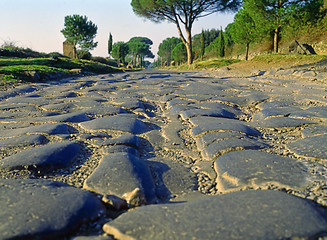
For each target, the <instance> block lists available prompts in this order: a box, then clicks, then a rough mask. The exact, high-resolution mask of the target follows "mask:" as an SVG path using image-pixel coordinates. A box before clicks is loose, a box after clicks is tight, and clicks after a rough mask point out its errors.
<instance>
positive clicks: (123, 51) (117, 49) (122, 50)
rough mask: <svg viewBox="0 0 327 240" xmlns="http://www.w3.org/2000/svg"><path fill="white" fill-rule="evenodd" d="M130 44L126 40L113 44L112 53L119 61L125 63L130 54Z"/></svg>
mask: <svg viewBox="0 0 327 240" xmlns="http://www.w3.org/2000/svg"><path fill="white" fill-rule="evenodd" d="M128 51H129V48H128V45H127V44H126V43H124V42H117V43H115V44H114V45H113V46H112V53H111V55H112V56H113V58H115V59H116V60H117V61H118V63H122V64H125V58H126V56H127V54H128Z"/></svg>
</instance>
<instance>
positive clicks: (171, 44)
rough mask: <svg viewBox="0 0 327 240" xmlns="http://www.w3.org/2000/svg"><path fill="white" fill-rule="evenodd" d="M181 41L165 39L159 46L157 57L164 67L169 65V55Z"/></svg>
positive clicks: (174, 38) (172, 38) (173, 38)
mask: <svg viewBox="0 0 327 240" xmlns="http://www.w3.org/2000/svg"><path fill="white" fill-rule="evenodd" d="M181 42H182V41H181V39H179V38H176V37H171V38H166V39H165V40H163V41H162V43H160V44H159V50H158V55H159V56H160V58H161V61H162V62H163V63H166V64H165V65H169V64H170V62H171V53H172V51H173V49H174V48H175V47H176V45H177V44H179V43H181Z"/></svg>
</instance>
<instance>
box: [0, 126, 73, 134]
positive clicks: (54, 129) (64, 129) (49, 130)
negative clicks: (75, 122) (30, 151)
mask: <svg viewBox="0 0 327 240" xmlns="http://www.w3.org/2000/svg"><path fill="white" fill-rule="evenodd" d="M36 133H44V134H48V135H56V134H69V131H68V126H67V125H66V124H64V123H50V124H43V125H38V126H33V127H25V128H15V129H8V130H3V131H1V132H0V137H13V136H19V135H24V134H36Z"/></svg>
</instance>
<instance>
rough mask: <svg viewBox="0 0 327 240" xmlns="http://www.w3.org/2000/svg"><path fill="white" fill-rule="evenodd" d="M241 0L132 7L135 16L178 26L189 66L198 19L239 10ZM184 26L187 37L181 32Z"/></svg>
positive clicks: (141, 2) (154, 0) (136, 2)
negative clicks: (193, 34) (192, 33)
mask: <svg viewBox="0 0 327 240" xmlns="http://www.w3.org/2000/svg"><path fill="white" fill-rule="evenodd" d="M240 3H241V1H240V0H207V1H203V0H201V1H190V0H180V1H176V0H169V1H163V0H132V2H131V5H132V7H133V11H134V12H135V14H137V15H139V16H142V17H145V18H147V19H150V20H152V21H155V22H161V21H164V20H167V21H169V22H172V23H174V24H175V25H176V26H177V29H178V33H179V36H180V38H181V40H182V42H183V43H184V45H185V47H186V48H187V54H188V64H192V63H193V49H192V36H191V32H192V26H193V23H194V21H195V20H196V19H198V18H201V17H204V16H207V15H210V14H212V13H215V12H223V11H227V10H237V8H238V7H239V5H240ZM181 25H184V27H185V30H186V35H187V37H185V36H184V35H183V32H182V30H181Z"/></svg>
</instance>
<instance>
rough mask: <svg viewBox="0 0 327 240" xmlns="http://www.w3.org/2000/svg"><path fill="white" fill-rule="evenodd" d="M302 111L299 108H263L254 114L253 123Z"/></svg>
mask: <svg viewBox="0 0 327 240" xmlns="http://www.w3.org/2000/svg"><path fill="white" fill-rule="evenodd" d="M300 110H302V109H301V108H299V107H278V108H265V109H263V110H262V111H260V112H258V113H256V114H254V116H253V117H252V119H253V121H262V120H265V119H267V118H270V117H287V116H289V115H290V114H291V113H294V112H297V111H300Z"/></svg>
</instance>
